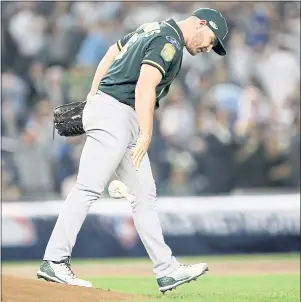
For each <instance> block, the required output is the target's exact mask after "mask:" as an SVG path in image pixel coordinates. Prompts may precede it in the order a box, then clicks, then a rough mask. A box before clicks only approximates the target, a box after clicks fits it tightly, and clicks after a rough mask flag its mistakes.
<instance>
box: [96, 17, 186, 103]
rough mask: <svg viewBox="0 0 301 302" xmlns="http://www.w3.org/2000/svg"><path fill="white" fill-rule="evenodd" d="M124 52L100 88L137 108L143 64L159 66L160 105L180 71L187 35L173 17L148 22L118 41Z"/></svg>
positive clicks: (121, 51)
mask: <svg viewBox="0 0 301 302" xmlns="http://www.w3.org/2000/svg"><path fill="white" fill-rule="evenodd" d="M117 46H118V48H119V50H120V53H119V54H118V55H117V57H116V58H115V60H114V62H113V64H112V65H111V67H110V69H109V71H108V73H107V75H106V76H105V77H104V78H103V79H102V80H101V82H100V84H99V90H101V91H103V92H104V93H107V94H109V95H111V96H112V97H114V98H116V99H117V100H119V101H120V102H122V103H125V104H127V105H129V106H131V107H132V108H135V88H136V84H137V81H138V78H139V74H140V69H141V65H142V64H149V65H152V66H153V67H155V68H157V69H158V70H159V71H160V72H161V74H162V79H161V81H160V83H159V85H158V86H157V88H156V96H157V100H156V108H158V107H159V100H160V99H161V98H163V97H164V96H166V95H167V93H168V91H169V88H170V85H171V83H172V81H173V80H174V79H175V77H176V76H177V74H178V73H179V71H180V68H181V64H182V57H183V48H184V37H183V34H182V32H181V30H180V28H179V27H178V25H177V24H176V22H175V21H174V20H173V19H169V20H166V21H162V22H154V23H147V24H144V25H142V26H140V27H139V28H138V29H137V30H136V31H134V32H132V33H130V34H128V35H126V36H125V37H123V38H122V39H121V40H119V41H118V42H117Z"/></svg>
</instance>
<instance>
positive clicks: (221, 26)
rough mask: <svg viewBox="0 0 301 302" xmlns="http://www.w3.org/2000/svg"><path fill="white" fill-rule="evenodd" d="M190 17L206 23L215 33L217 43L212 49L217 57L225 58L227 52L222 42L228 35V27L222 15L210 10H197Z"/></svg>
mask: <svg viewBox="0 0 301 302" xmlns="http://www.w3.org/2000/svg"><path fill="white" fill-rule="evenodd" d="M192 16H195V17H197V18H199V19H201V20H206V21H207V26H208V27H209V28H210V29H211V30H212V31H213V32H214V33H215V36H216V38H217V41H218V43H217V45H216V46H214V47H213V50H214V51H215V52H216V53H217V54H218V55H220V56H225V55H226V53H227V52H226V49H225V47H224V44H223V40H224V39H225V38H226V36H227V34H228V26H227V22H226V19H225V18H224V17H223V15H222V14H221V13H219V12H218V11H216V10H214V9H211V8H199V9H197V10H195V11H194V12H193V13H192Z"/></svg>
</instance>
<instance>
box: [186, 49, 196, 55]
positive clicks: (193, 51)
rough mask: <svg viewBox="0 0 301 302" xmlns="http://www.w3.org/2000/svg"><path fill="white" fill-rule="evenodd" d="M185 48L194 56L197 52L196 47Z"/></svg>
mask: <svg viewBox="0 0 301 302" xmlns="http://www.w3.org/2000/svg"><path fill="white" fill-rule="evenodd" d="M187 50H188V52H189V53H190V54H191V55H192V56H196V55H197V54H198V52H197V49H187Z"/></svg>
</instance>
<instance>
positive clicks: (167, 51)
mask: <svg viewBox="0 0 301 302" xmlns="http://www.w3.org/2000/svg"><path fill="white" fill-rule="evenodd" d="M175 53H176V49H175V47H174V46H173V45H172V44H171V43H166V44H165V45H164V47H163V49H162V50H161V57H162V58H163V59H164V61H166V62H170V61H171V60H172V59H173V58H174V56H175Z"/></svg>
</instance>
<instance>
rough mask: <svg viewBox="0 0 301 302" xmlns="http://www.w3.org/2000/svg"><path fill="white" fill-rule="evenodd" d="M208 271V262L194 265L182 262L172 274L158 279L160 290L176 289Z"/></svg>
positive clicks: (163, 291)
mask: <svg viewBox="0 0 301 302" xmlns="http://www.w3.org/2000/svg"><path fill="white" fill-rule="evenodd" d="M207 271H208V264H207V263H199V264H193V265H185V264H181V265H180V267H179V268H178V269H176V270H175V271H173V272H172V273H171V274H169V275H167V276H165V277H161V278H158V279H157V283H158V285H159V290H160V291H161V292H162V293H165V292H166V291H168V290H173V289H176V288H177V287H178V286H179V285H182V284H184V283H189V282H190V281H193V280H196V279H197V278H198V277H200V276H202V275H204V274H205V273H206V272H207Z"/></svg>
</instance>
